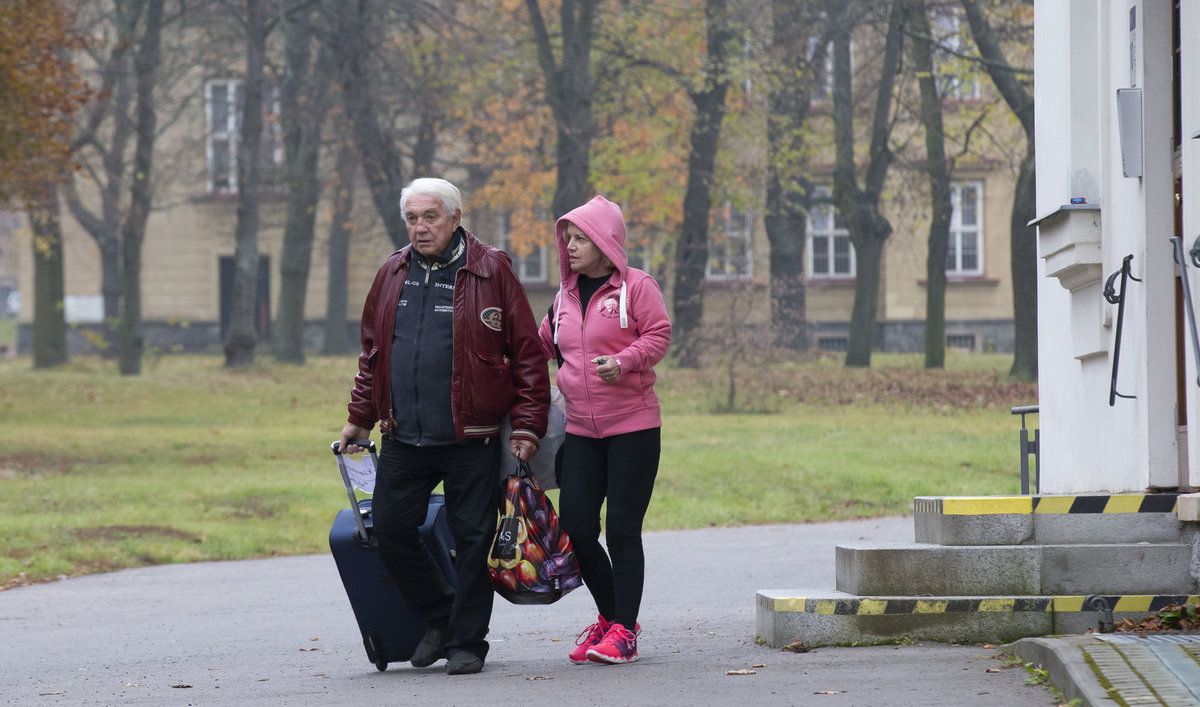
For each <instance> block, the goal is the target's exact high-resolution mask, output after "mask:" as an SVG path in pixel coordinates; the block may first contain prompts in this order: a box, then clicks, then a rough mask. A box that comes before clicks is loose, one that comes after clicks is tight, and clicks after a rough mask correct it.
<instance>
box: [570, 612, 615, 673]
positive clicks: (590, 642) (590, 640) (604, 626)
mask: <svg viewBox="0 0 1200 707" xmlns="http://www.w3.org/2000/svg"><path fill="white" fill-rule="evenodd" d="M611 625H612V624H610V623H608V622H607V621H605V620H604V617H603V616H600V615H597V616H596V623H594V624H592V625H591V626H588V627H587V628H585V629H583V630H582V631H580V632H579V635H578V636H576V637H575V650H573V651H571V652H570V653H569V654H568V655H567V657H568V658H570V659H571V662H572V663H574V664H575V665H583V664H584V663H587V662H588V655H587V652H588V649H589V648H591V647H592V646H594V645H596V644H597V643H599V642H600V639H602V638H604V634H606V633H608V627H609V626H611Z"/></svg>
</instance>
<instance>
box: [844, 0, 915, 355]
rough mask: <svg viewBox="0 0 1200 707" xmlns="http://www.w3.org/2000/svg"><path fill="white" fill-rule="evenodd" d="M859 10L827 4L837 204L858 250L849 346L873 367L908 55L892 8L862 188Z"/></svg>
mask: <svg viewBox="0 0 1200 707" xmlns="http://www.w3.org/2000/svg"><path fill="white" fill-rule="evenodd" d="M852 8H853V6H852V5H850V4H847V3H843V2H840V0H826V12H827V13H828V16H829V17H830V19H831V27H832V31H831V35H832V38H833V115H834V133H835V135H834V140H835V151H836V166H835V167H834V178H833V196H834V202H835V203H836V204H837V207H838V209H840V210H841V212H842V217H843V219H844V220H845V222H846V225H847V229H848V230H849V231H850V242H851V243H853V244H854V251H855V262H856V264H857V265H856V269H857V274H856V276H855V282H854V308H853V310H852V312H851V315H850V340H849V342H848V344H847V345H846V366H848V367H868V366H870V365H871V350H872V348H873V347H874V345H875V319H876V308H877V304H878V303H877V299H878V295H879V281H880V276H881V275H882V273H883V246H884V243H885V241H886V240H887V238H888V237H889V236H890V235H891V233H892V226H891V224H890V223H889V222H888V220H887V219H886V218H885V217H884V216H883V213H882V212H881V211H880V208H879V201H880V197H881V196H882V194H883V188H884V183H885V181H886V180H887V171H888V168H889V167H890V166H891V163H892V161H893V159H894V156H893V155H892V152H891V149H890V148H889V146H888V142H889V140H890V139H891V131H892V124H893V120H892V93H893V89H894V87H895V81H896V75H897V74H898V73H899V70H900V55H901V52H902V51H903V46H904V41H903V29H904V9H905V8H904V5H903V2H902V0H895V2H893V3H892V6H891V9H890V11H889V17H888V28H887V39H886V41H885V43H884V48H883V61H882V66H881V71H880V79H879V84H878V87H877V89H876V94H875V107H874V115H873V116H872V125H871V146H870V150H869V152H868V155H867V157H868V163H867V169H866V173H867V174H866V179H865V182H864V184H863V185H862V186H860V185H859V184H858V180H857V177H856V172H857V167H856V164H855V157H854V145H855V136H854V94H853V86H852V77H851V67H850V35H851V33H852V31H853V28H854V26H855V25H856V24H857V23H858V21H859V20H858V18H855V17H853V16H852V12H851V11H852Z"/></svg>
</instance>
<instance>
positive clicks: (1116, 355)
mask: <svg viewBox="0 0 1200 707" xmlns="http://www.w3.org/2000/svg"><path fill="white" fill-rule="evenodd" d="M1131 260H1133V253H1130V254H1129V255H1127V256H1125V257H1124V258H1123V259H1122V260H1121V269H1120V270H1117V271H1116V272H1114V273H1113V274H1112V275H1109V276H1108V280H1107V281H1106V282H1105V283H1104V299H1106V300H1108V303H1109V304H1115V305H1117V340H1116V343H1114V344H1113V364H1112V377H1111V379H1110V380H1109V384H1108V406H1109V407H1113V406H1114V405H1116V404H1117V398H1126V399H1128V400H1133V399H1135V398H1137V396H1136V395H1124V394H1122V393H1118V392H1117V370H1118V366H1119V364H1120V363H1121V325H1122V324H1123V323H1124V321H1125V283H1126V282H1127V281H1128V280H1133V281H1134V282H1141V280H1139V279H1138V278H1136V277H1134V276H1133V274H1132V273H1130V272H1129V261H1131ZM1118 275H1120V276H1121V293H1120V294H1117V292H1116V290H1115V289H1114V288H1113V282H1114V281H1115V280H1116V279H1117V276H1118Z"/></svg>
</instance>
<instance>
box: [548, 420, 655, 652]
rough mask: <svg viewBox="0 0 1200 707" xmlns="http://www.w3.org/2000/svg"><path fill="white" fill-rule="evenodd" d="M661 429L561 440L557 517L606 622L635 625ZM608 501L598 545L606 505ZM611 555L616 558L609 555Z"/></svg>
mask: <svg viewBox="0 0 1200 707" xmlns="http://www.w3.org/2000/svg"><path fill="white" fill-rule="evenodd" d="M660 449H661V434H660V429H659V428H657V427H655V428H652V429H649V430H639V431H637V432H629V433H627V434H621V435H614V436H612V437H604V438H600V439H595V438H591V437H580V436H577V435H573V434H570V433H568V434H567V438H566V440H565V441H564V442H563V459H562V474H561V477H560V480H559V487H560V489H561V490H560V491H559V497H558V499H559V500H558V505H559V516H560V520H561V523H562V527H563V529H564V530H566V531H567V534H568V535H570V536H571V542H572V544H573V545H574V546H575V556H576V557H577V558H578V559H579V570H580V573H581V574H582V575H583V582H584V584H586V585H587V588H588V590H589V591H591V593H592V598H593V599H595V600H596V609H597V610H598V611H599V612H600V615H601V616H603V617H604V618H605V620H607V621H615V622H617V623H620V624H621V625H623V626H625V628H627V629H629V630H630V631H632V630H634V626H635V625H636V624H637V617H638V609H639V608H640V607H641V603H642V585H643V584H644V582H645V575H646V556H645V554H644V553H643V552H642V520H643V519H644V518H645V517H646V508H647V507H649V505H650V495H651V493H652V492H653V491H654V479H655V477H656V476H657V475H658V457H659V452H660ZM605 499H607V500H608V513H607V515H606V517H605V520H604V539H605V541H606V542H607V543H608V553H605V551H604V547H603V546H602V545H601V544H600V507H601V505H602V504H603V503H604V501H605ZM610 555H611V560H610V558H609V556H610Z"/></svg>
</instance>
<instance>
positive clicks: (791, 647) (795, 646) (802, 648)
mask: <svg viewBox="0 0 1200 707" xmlns="http://www.w3.org/2000/svg"><path fill="white" fill-rule="evenodd" d="M783 650H785V651H791V652H793V653H807V652H809V651H811V650H812V649H811V648H809V647H808V646H806V645H804V641H792V642H791V643H789V644H787V645H786V646H784V647H783Z"/></svg>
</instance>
